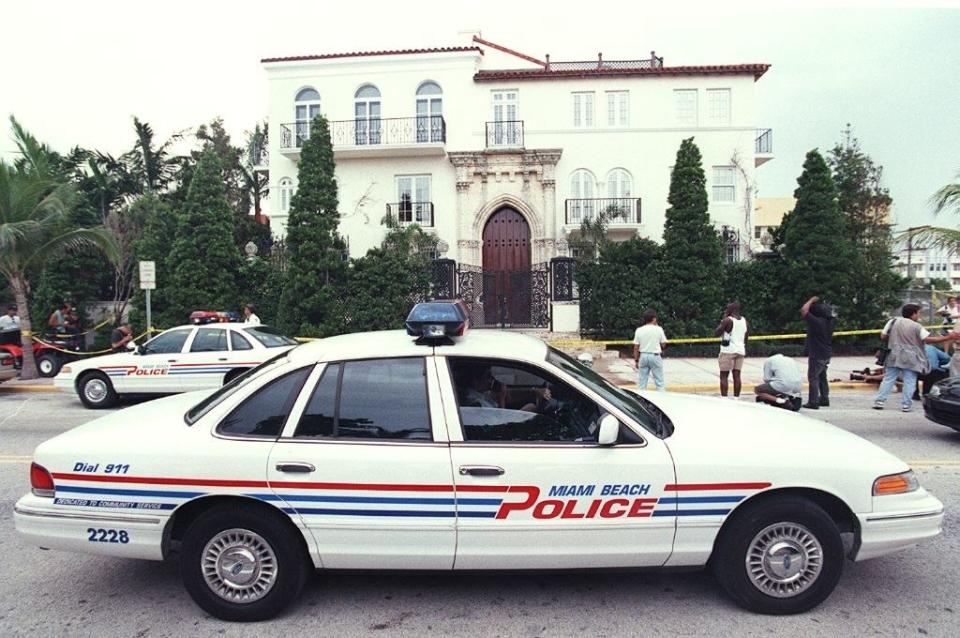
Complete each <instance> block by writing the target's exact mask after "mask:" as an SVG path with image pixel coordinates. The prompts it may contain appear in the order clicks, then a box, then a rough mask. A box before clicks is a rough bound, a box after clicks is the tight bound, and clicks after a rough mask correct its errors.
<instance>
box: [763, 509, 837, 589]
mask: <svg viewBox="0 0 960 638" xmlns="http://www.w3.org/2000/svg"><path fill="white" fill-rule="evenodd" d="M746 566H747V574H749V576H750V581H751V582H752V583H753V585H754V587H756V588H757V589H759V590H760V591H762V592H763V593H765V594H768V595H770V596H773V597H775V598H790V597H792V596H796V595H797V594H800V593H803V592H804V591H806V590H807V589H809V588H810V586H811V585H812V584H813V583H814V582H815V581H816V580H817V577H818V576H820V572H821V571H822V570H823V548H822V547H821V546H820V541H818V540H817V537H816V536H814V535H813V533H812V532H811V531H810V530H808V529H807V528H806V527H804V526H803V525H798V524H797V523H775V524H774V525H770V526H768V527H766V528H765V529H763V530H762V531H761V532H760V533H759V534H757V535H756V536H755V537H754V538H753V541H751V542H750V546H749V548H748V549H747V557H746Z"/></svg>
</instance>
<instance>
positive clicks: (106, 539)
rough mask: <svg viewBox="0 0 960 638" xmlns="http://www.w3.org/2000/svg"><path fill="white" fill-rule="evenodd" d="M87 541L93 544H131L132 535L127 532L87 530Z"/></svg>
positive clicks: (91, 528)
mask: <svg viewBox="0 0 960 638" xmlns="http://www.w3.org/2000/svg"><path fill="white" fill-rule="evenodd" d="M87 534H89V536H87V540H88V541H90V542H91V543H129V542H130V535H129V534H128V533H127V531H126V530H124V529H121V530H116V529H99V528H98V529H94V528H93V527H88V528H87Z"/></svg>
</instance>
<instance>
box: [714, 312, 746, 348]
mask: <svg viewBox="0 0 960 638" xmlns="http://www.w3.org/2000/svg"><path fill="white" fill-rule="evenodd" d="M729 319H730V321H732V322H733V327H732V328H730V332H725V333H723V336H722V337H721V339H729V340H730V345H728V346H724V345H721V346H720V354H741V355H746V354H747V339H746V337H747V320H746V319H744V318H743V317H740V318H739V319H735V318H733V317H730V318H729Z"/></svg>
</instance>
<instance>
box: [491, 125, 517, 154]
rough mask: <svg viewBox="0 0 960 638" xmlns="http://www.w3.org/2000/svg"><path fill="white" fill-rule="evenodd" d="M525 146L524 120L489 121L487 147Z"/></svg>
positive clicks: (515, 147) (497, 148) (503, 148)
mask: <svg viewBox="0 0 960 638" xmlns="http://www.w3.org/2000/svg"><path fill="white" fill-rule="evenodd" d="M517 148H523V120H506V121H500V122H487V149H492V150H510V149H517Z"/></svg>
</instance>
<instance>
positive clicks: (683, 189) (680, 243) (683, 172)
mask: <svg viewBox="0 0 960 638" xmlns="http://www.w3.org/2000/svg"><path fill="white" fill-rule="evenodd" d="M667 201H668V203H669V204H670V207H669V208H668V209H667V213H666V222H665V223H664V227H663V255H662V258H661V259H660V260H659V262H658V268H657V271H656V277H657V279H658V280H659V281H660V282H661V283H662V286H663V287H662V290H663V306H664V308H663V309H661V311H660V314H661V317H662V318H663V319H662V322H661V323H664V324H666V323H668V322H669V323H670V325H671V328H672V331H673V334H677V335H700V334H705V333H707V332H708V331H710V330H711V329H712V328H713V324H715V323H716V318H717V315H718V314H719V312H720V310H721V308H722V306H723V249H722V246H721V243H720V237H719V235H718V234H717V231H716V229H715V228H714V226H713V224H712V223H711V222H710V215H709V214H708V212H707V201H708V200H707V187H706V177H705V176H704V173H703V166H702V157H701V155H700V149H699V148H697V145H696V144H694V142H693V138H692V137H691V138H688V139H685V140H683V142H682V143H681V144H680V149H679V150H678V151H677V158H676V162H675V163H674V166H673V172H672V173H671V175H670V194H669V196H668V197H667Z"/></svg>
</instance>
